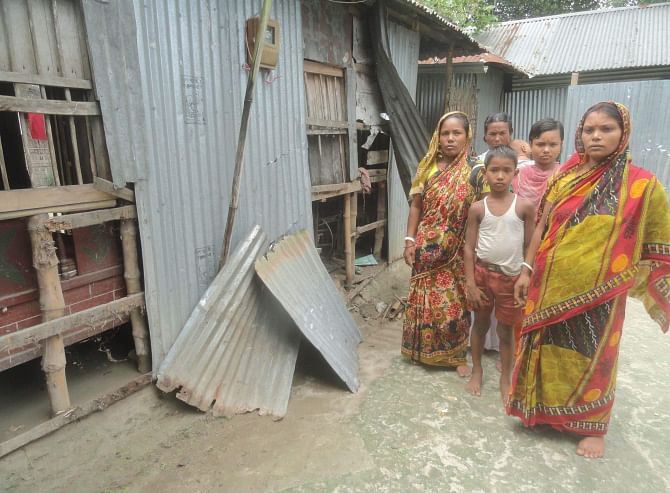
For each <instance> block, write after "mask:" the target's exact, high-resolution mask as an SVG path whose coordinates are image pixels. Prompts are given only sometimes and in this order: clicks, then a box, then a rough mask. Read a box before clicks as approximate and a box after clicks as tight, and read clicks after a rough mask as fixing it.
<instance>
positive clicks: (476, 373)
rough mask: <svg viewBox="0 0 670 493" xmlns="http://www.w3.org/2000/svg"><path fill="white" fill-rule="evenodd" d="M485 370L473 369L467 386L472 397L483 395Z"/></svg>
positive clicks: (466, 388)
mask: <svg viewBox="0 0 670 493" xmlns="http://www.w3.org/2000/svg"><path fill="white" fill-rule="evenodd" d="M483 373H484V372H483V370H482V368H481V367H479V368H473V369H472V375H471V376H470V380H468V383H467V384H466V385H465V390H466V391H467V392H468V393H470V394H472V395H482V376H483Z"/></svg>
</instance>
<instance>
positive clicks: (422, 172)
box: [409, 111, 472, 197]
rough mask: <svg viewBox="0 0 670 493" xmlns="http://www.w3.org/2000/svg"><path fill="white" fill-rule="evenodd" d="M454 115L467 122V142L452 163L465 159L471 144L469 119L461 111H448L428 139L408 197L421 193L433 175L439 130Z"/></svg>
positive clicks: (438, 146) (437, 151) (438, 150)
mask: <svg viewBox="0 0 670 493" xmlns="http://www.w3.org/2000/svg"><path fill="white" fill-rule="evenodd" d="M455 115H461V116H464V117H465V119H466V120H467V121H468V132H467V133H468V134H467V141H466V143H465V145H464V146H463V149H462V150H461V152H460V153H459V155H458V156H456V159H454V161H453V163H458V162H460V161H462V160H464V159H465V158H466V157H467V155H468V150H469V149H470V144H471V142H472V128H471V127H472V126H471V125H470V124H469V123H470V119H469V118H468V115H466V114H465V113H463V112H462V111H450V112H449V113H445V114H444V115H442V117H441V118H440V120H439V121H438V122H437V127H435V131H434V132H433V136H432V137H431V139H430V144H428V152H426V155H425V156H424V157H423V159H422V160H421V161H420V162H419V166H418V167H417V170H416V174H415V175H414V179H413V180H412V188H411V189H410V191H409V196H410V197H411V196H412V195H416V194H422V193H423V187H424V184H425V183H426V180H428V178H430V176H431V175H432V174H433V167H434V165H435V163H436V162H437V155H438V153H439V152H440V129H441V128H442V123H444V122H445V121H446V120H447V119H449V118H451V117H452V116H455Z"/></svg>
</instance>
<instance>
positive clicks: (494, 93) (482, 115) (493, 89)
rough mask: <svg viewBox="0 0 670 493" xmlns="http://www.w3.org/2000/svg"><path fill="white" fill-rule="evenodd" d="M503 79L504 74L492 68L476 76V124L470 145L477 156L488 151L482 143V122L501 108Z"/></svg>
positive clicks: (484, 143)
mask: <svg viewBox="0 0 670 493" xmlns="http://www.w3.org/2000/svg"><path fill="white" fill-rule="evenodd" d="M504 79H505V75H504V73H503V72H502V71H501V70H498V69H496V68H493V67H489V69H488V72H486V73H485V74H478V75H477V122H476V131H475V137H474V142H473V145H472V147H473V148H474V149H475V151H476V152H477V154H481V153H482V152H484V151H486V150H487V149H488V146H487V145H486V142H484V120H486V117H487V116H489V115H492V114H494V113H498V112H499V111H501V110H502V108H503V91H504V89H503V87H504V82H505V80H504Z"/></svg>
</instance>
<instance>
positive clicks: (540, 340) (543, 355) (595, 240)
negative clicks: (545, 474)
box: [508, 104, 670, 436]
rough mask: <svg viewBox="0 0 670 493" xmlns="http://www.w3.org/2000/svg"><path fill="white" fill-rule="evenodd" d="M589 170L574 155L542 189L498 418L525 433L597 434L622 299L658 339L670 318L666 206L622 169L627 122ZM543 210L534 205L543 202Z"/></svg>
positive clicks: (653, 186) (605, 409) (657, 190)
mask: <svg viewBox="0 0 670 493" xmlns="http://www.w3.org/2000/svg"><path fill="white" fill-rule="evenodd" d="M616 107H617V109H618V111H619V113H620V114H621V116H622V119H623V122H624V131H623V135H622V139H621V142H620V144H619V148H618V149H617V151H616V152H615V153H613V155H612V156H610V157H609V158H607V159H606V160H605V161H604V162H603V163H601V164H600V165H599V166H597V167H595V168H593V169H590V170H588V171H583V172H577V171H576V170H577V168H578V166H579V165H580V164H581V163H583V162H584V148H583V145H582V144H581V139H580V136H581V128H582V125H583V123H584V122H583V120H582V123H581V124H580V126H579V128H578V129H577V145H576V148H577V152H576V153H575V155H573V156H572V157H571V158H570V160H568V162H566V163H565V164H564V165H563V166H562V167H561V169H560V170H559V173H558V174H557V176H556V177H555V178H554V179H553V180H552V182H551V184H550V185H549V187H548V190H547V195H546V203H548V204H550V205H548V206H551V207H552V209H551V212H550V214H549V216H548V219H547V226H546V229H545V232H544V236H543V240H542V243H541V245H540V248H539V249H538V252H537V257H536V259H535V266H534V267H535V274H534V275H533V276H532V278H531V283H530V287H529V290H528V303H527V305H526V311H525V313H526V317H525V319H524V322H523V327H522V332H521V333H522V336H521V341H520V345H519V347H518V348H517V355H516V361H515V367H514V374H513V379H512V390H511V393H510V400H509V404H508V413H509V414H512V415H514V416H517V417H519V418H521V420H522V421H523V423H524V424H525V425H526V426H534V425H537V424H548V425H551V426H552V427H554V428H557V429H559V430H564V431H570V432H573V433H577V434H582V435H589V436H600V435H604V434H605V433H607V427H608V424H609V418H610V412H611V409H612V404H613V402H614V390H615V387H616V373H617V357H618V353H619V342H620V338H621V329H622V326H623V321H624V312H625V308H626V298H627V294H628V293H629V292H630V293H631V294H632V295H633V296H635V297H637V298H640V299H641V300H642V301H643V302H644V305H645V307H646V309H647V312H648V313H649V315H650V316H651V317H652V318H653V319H654V320H656V321H657V322H658V323H659V325H660V326H661V328H662V330H663V331H664V332H665V331H667V329H668V325H669V321H670V208H669V207H668V198H667V195H666V194H665V191H664V190H663V187H662V185H661V184H660V183H659V182H658V180H657V179H656V177H655V176H654V175H653V174H652V173H650V172H649V171H646V170H644V169H641V168H638V167H636V166H634V165H632V164H631V159H630V154H629V152H628V138H629V135H630V119H629V114H628V110H627V109H626V108H625V107H624V106H623V105H618V104H617V105H616ZM543 204H544V203H543Z"/></svg>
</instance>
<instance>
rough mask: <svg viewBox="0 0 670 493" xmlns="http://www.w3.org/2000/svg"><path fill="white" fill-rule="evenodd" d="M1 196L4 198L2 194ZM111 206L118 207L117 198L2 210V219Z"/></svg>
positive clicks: (0, 214)
mask: <svg viewBox="0 0 670 493" xmlns="http://www.w3.org/2000/svg"><path fill="white" fill-rule="evenodd" d="M0 193H2V192H0ZM0 198H2V195H0ZM110 207H116V199H110V200H99V201H96V202H82V203H81V204H71V205H56V206H50V207H40V208H38V209H24V210H20V211H10V212H0V221H4V220H6V219H16V218H19V217H29V216H34V215H36V214H43V213H45V212H80V211H90V210H93V209H109V208H110Z"/></svg>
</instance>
